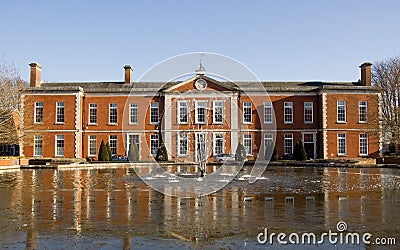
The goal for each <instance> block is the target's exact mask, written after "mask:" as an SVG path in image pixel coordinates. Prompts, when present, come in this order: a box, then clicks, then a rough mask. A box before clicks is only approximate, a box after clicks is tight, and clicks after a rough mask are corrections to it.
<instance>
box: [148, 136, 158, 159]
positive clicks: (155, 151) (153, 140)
mask: <svg viewBox="0 0 400 250" xmlns="http://www.w3.org/2000/svg"><path fill="white" fill-rule="evenodd" d="M155 141H156V142H157V143H156V145H157V146H155V147H154V148H153V143H154V142H155ZM159 147H160V142H159V136H158V134H151V135H150V155H151V156H154V157H155V156H156V155H157V151H158V148H159Z"/></svg>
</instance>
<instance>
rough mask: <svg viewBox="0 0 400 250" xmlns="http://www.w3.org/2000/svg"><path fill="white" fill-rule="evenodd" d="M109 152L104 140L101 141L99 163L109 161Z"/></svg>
mask: <svg viewBox="0 0 400 250" xmlns="http://www.w3.org/2000/svg"><path fill="white" fill-rule="evenodd" d="M108 158H109V157H108V151H107V147H106V144H105V143H104V141H103V140H101V144H100V149H99V155H98V158H97V159H98V160H99V161H108Z"/></svg>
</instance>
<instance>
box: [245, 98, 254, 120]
mask: <svg viewBox="0 0 400 250" xmlns="http://www.w3.org/2000/svg"><path fill="white" fill-rule="evenodd" d="M248 113H250V115H249V114H248ZM246 116H247V117H249V118H250V121H249V120H248V119H247V118H246ZM252 123H253V104H252V103H251V102H243V124H252Z"/></svg>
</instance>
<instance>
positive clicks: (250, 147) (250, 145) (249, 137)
mask: <svg viewBox="0 0 400 250" xmlns="http://www.w3.org/2000/svg"><path fill="white" fill-rule="evenodd" d="M247 142H248V143H247ZM243 146H244V149H245V151H246V155H247V156H252V155H253V136H252V134H243Z"/></svg>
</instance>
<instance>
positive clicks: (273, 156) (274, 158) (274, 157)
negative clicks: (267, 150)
mask: <svg viewBox="0 0 400 250" xmlns="http://www.w3.org/2000/svg"><path fill="white" fill-rule="evenodd" d="M277 160H278V151H276V145H274V152H272V156H271V161H277Z"/></svg>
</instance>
